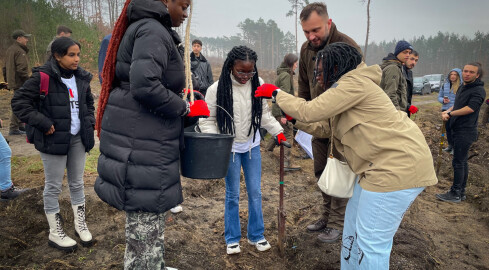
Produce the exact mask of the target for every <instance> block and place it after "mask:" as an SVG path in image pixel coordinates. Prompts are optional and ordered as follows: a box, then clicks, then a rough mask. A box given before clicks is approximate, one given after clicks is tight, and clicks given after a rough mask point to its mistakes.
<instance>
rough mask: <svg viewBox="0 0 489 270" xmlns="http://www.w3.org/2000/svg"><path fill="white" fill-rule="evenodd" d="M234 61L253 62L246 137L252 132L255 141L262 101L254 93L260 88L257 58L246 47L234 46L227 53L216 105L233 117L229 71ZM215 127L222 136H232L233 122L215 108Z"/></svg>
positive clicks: (223, 112) (231, 85) (231, 86)
mask: <svg viewBox="0 0 489 270" xmlns="http://www.w3.org/2000/svg"><path fill="white" fill-rule="evenodd" d="M236 60H242V61H253V62H255V68H254V71H255V72H256V73H255V75H254V76H253V77H252V78H251V90H252V91H251V104H252V105H251V126H250V130H249V131H248V136H249V135H250V134H251V132H252V131H253V141H254V140H255V135H256V131H257V130H258V129H259V128H260V125H261V114H262V99H261V98H255V95H254V94H255V91H256V88H257V87H258V86H260V81H259V80H258V69H257V68H256V61H257V60H258V56H257V55H256V52H255V51H253V50H252V49H250V48H248V47H246V46H235V47H233V49H232V50H231V51H230V52H229V53H228V56H227V58H226V61H225V62H224V65H223V67H222V71H221V76H220V77H219V83H218V85H217V105H219V106H221V107H223V108H224V109H225V110H226V111H227V112H229V114H230V115H232V116H233V117H234V112H233V84H232V81H231V71H232V69H233V67H234V64H235V61H236ZM216 118H217V126H218V127H219V131H220V132H221V133H223V134H234V133H235V130H234V126H233V120H232V119H231V118H230V117H229V116H228V115H227V114H226V112H225V111H223V110H221V109H220V108H217V111H216Z"/></svg>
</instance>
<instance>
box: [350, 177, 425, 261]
mask: <svg viewBox="0 0 489 270" xmlns="http://www.w3.org/2000/svg"><path fill="white" fill-rule="evenodd" d="M423 190H424V187H419V188H410V189H405V190H399V191H393V192H371V191H367V190H364V189H362V188H361V187H360V185H359V184H358V183H356V184H355V188H354V190H353V196H352V197H351V198H350V200H349V201H348V205H347V206H346V213H345V226H344V228H343V239H342V241H343V246H342V248H341V269H343V270H346V269H372V270H383V269H389V258H390V254H391V250H392V242H393V238H394V235H395V234H396V232H397V229H398V228H399V225H400V224H401V221H402V218H403V217H404V214H405V213H406V211H407V210H408V209H409V207H410V206H411V204H412V203H413V202H414V200H415V199H416V197H417V196H418V195H419V194H420V193H421V192H422V191H423Z"/></svg>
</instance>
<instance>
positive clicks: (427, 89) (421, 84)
mask: <svg viewBox="0 0 489 270" xmlns="http://www.w3.org/2000/svg"><path fill="white" fill-rule="evenodd" d="M413 94H418V95H429V94H431V85H430V82H429V81H428V79H426V78H425V77H414V79H413Z"/></svg>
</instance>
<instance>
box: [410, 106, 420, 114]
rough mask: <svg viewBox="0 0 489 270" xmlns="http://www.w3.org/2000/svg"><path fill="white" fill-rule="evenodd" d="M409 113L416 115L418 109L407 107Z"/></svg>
mask: <svg viewBox="0 0 489 270" xmlns="http://www.w3.org/2000/svg"><path fill="white" fill-rule="evenodd" d="M409 112H410V113H411V114H415V113H417V112H418V107H416V106H414V105H411V106H409Z"/></svg>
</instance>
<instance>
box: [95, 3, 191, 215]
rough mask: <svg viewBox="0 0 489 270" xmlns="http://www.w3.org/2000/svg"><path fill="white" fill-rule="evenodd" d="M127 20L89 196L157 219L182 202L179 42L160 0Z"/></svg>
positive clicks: (137, 8) (134, 10)
mask: <svg viewBox="0 0 489 270" xmlns="http://www.w3.org/2000/svg"><path fill="white" fill-rule="evenodd" d="M127 16H128V18H129V24H130V25H129V27H128V29H127V30H126V32H125V34H124V37H123V38H122V41H121V44H120V46H119V49H118V52H117V63H116V73H115V77H116V78H115V82H114V89H113V90H112V91H111V93H110V96H109V99H108V102H107V106H106V108H105V112H104V115H103V119H102V129H101V133H100V153H101V154H100V157H99V161H98V173H99V176H98V178H97V180H96V182H95V191H96V192H97V194H98V196H99V197H100V198H101V199H102V200H103V201H105V202H107V203H108V204H109V205H111V206H113V207H115V208H117V209H119V210H125V211H143V212H153V213H162V212H166V211H167V210H169V209H170V208H172V207H175V206H176V205H177V204H180V203H182V201H183V196H182V187H181V183H180V173H179V158H180V150H181V147H183V117H182V115H183V114H184V113H185V112H186V103H185V102H184V101H183V100H182V98H181V97H180V96H179V93H180V92H182V90H183V88H184V86H185V72H184V64H183V60H182V56H181V55H180V53H179V51H178V49H177V44H178V43H180V39H179V37H178V34H177V33H176V32H175V31H173V30H172V29H171V26H172V25H171V20H170V15H169V14H168V11H167V9H166V7H165V6H164V5H163V3H162V2H161V1H147V0H133V1H132V2H131V3H130V5H129V7H128V10H127Z"/></svg>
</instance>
